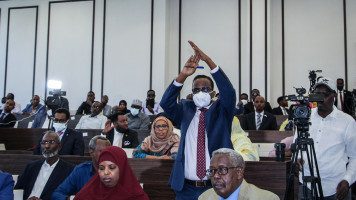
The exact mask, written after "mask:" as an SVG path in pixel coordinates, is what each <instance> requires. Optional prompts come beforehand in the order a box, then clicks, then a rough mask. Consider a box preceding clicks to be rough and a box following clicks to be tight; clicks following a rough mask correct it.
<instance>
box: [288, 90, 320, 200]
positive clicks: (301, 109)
mask: <svg viewBox="0 0 356 200" xmlns="http://www.w3.org/2000/svg"><path fill="white" fill-rule="evenodd" d="M295 89H296V92H297V94H298V95H297V96H296V95H289V96H287V98H286V100H287V101H294V102H296V104H293V105H291V106H290V108H289V110H290V114H289V120H290V121H291V122H294V126H295V127H296V128H297V135H296V138H295V143H293V144H292V145H291V150H292V153H293V154H292V159H291V160H292V163H291V168H290V172H289V176H288V182H287V187H286V193H285V199H288V197H289V195H290V190H291V184H292V183H293V179H294V172H295V169H296V165H297V160H298V154H299V153H300V156H301V159H302V160H305V161H306V162H307V163H308V165H307V166H308V167H309V171H310V176H305V175H304V165H302V180H303V193H304V196H305V197H306V199H309V197H307V196H306V194H307V190H308V188H307V184H308V183H310V184H312V186H311V189H312V193H311V198H310V199H318V197H321V198H322V197H323V190H322V187H321V181H320V174H319V168H318V163H317V159H316V154H315V148H314V141H313V139H312V138H308V137H309V135H310V134H309V125H310V124H311V123H310V122H309V119H310V115H311V106H310V102H324V95H323V94H309V96H303V95H304V94H305V93H306V90H305V88H295ZM303 152H305V153H306V155H307V159H306V158H303ZM313 166H315V168H316V176H315V175H314V169H313V168H314V167H313Z"/></svg>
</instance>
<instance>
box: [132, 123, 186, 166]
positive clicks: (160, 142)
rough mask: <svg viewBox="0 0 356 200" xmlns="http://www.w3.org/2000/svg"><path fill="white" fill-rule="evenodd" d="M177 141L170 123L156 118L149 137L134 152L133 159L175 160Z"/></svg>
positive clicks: (177, 136)
mask: <svg viewBox="0 0 356 200" xmlns="http://www.w3.org/2000/svg"><path fill="white" fill-rule="evenodd" d="M179 141H180V137H179V135H177V134H176V133H174V132H173V125H172V123H171V121H169V119H167V118H165V117H157V118H156V119H155V120H154V121H153V123H152V129H151V133H150V136H148V137H146V138H145V139H144V141H143V142H142V144H140V145H139V146H138V147H137V148H136V149H135V150H134V152H133V155H134V157H135V158H153V159H175V157H176V154H177V152H178V147H179Z"/></svg>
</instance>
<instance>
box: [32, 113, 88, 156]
mask: <svg viewBox="0 0 356 200" xmlns="http://www.w3.org/2000/svg"><path fill="white" fill-rule="evenodd" d="M69 120H70V114H69V111H68V110H67V109H65V108H58V109H57V110H56V111H55V112H54V119H53V128H54V131H55V133H56V134H57V135H58V136H59V140H60V141H61V149H60V151H59V155H80V156H84V140H83V134H82V133H81V132H79V131H76V130H73V129H70V128H68V123H69ZM43 136H44V134H42V136H41V137H40V139H39V141H38V144H37V145H36V147H35V149H34V150H33V154H34V155H41V154H42V150H41V144H40V143H41V141H42V138H43Z"/></svg>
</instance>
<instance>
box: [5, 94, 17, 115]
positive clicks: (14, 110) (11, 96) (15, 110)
mask: <svg viewBox="0 0 356 200" xmlns="http://www.w3.org/2000/svg"><path fill="white" fill-rule="evenodd" d="M6 99H11V100H13V101H14V102H15V108H14V109H12V110H11V113H15V114H16V113H21V104H19V103H17V102H16V101H15V95H14V94H13V93H8V94H7V95H6Z"/></svg>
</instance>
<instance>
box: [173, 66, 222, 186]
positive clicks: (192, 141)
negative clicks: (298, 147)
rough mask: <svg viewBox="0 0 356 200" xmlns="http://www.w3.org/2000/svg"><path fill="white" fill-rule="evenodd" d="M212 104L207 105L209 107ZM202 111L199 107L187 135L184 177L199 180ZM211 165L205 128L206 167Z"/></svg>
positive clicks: (213, 71)
mask: <svg viewBox="0 0 356 200" xmlns="http://www.w3.org/2000/svg"><path fill="white" fill-rule="evenodd" d="M219 69H220V68H219V66H217V67H216V68H215V69H213V70H211V71H210V73H211V74H213V73H215V72H217V71H218V70H219ZM173 84H174V85H175V86H177V87H181V86H183V84H181V83H178V82H177V81H175V80H174V82H173ZM210 106H211V104H210V105H209V106H208V107H206V108H207V109H209V108H210ZM200 113H201V111H200V110H199V109H198V108H197V109H196V112H195V115H194V117H193V119H192V121H191V122H190V124H189V127H188V130H187V133H186V136H185V145H184V158H185V159H184V169H185V170H184V177H185V178H186V179H189V180H193V181H197V180H200V178H198V176H197V170H196V169H197V139H198V126H199V117H200ZM209 167H210V155H209V151H208V137H207V133H206V129H205V169H209ZM203 180H208V178H207V177H204V179H203Z"/></svg>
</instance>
